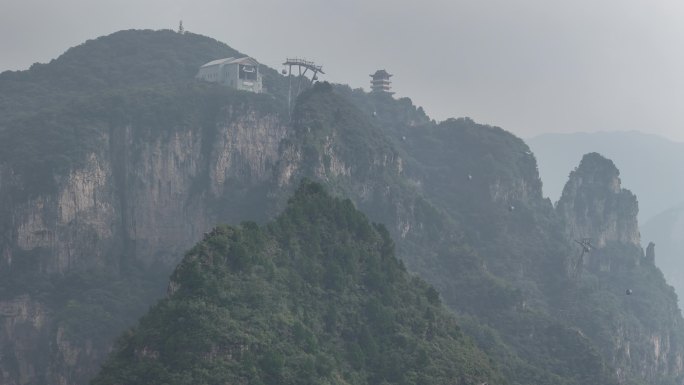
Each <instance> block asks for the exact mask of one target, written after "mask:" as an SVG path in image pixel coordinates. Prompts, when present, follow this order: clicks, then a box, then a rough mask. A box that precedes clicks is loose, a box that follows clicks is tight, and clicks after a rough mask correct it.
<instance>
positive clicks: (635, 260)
mask: <svg viewBox="0 0 684 385" xmlns="http://www.w3.org/2000/svg"><path fill="white" fill-rule="evenodd" d="M556 210H557V213H558V214H559V217H560V220H561V221H562V223H563V224H564V227H565V233H566V236H567V242H568V243H569V244H570V243H572V242H573V240H578V239H581V238H590V239H591V243H592V246H593V247H592V249H591V250H590V251H589V252H588V253H586V254H583V255H584V258H583V260H580V261H581V262H582V265H581V266H580V267H579V268H580V269H581V271H584V272H585V275H587V276H584V277H582V276H581V274H582V272H581V271H580V272H579V273H577V272H575V274H576V276H579V277H580V278H583V279H584V280H585V281H584V282H595V283H593V284H592V285H593V287H594V288H593V289H592V290H593V291H595V290H597V289H599V290H603V291H604V294H603V295H608V296H611V297H612V298H614V300H615V301H618V303H622V306H624V309H626V311H628V312H629V313H630V316H629V317H624V316H622V314H620V312H619V311H617V309H613V310H606V312H605V313H604V314H596V315H595V316H596V317H597V318H599V319H601V322H603V323H606V324H611V325H612V327H611V329H610V330H609V331H604V332H598V331H597V330H596V329H595V327H594V326H595V324H592V322H587V323H586V324H584V323H583V322H584V321H580V325H581V329H582V331H583V332H584V333H586V334H587V335H590V336H591V337H592V339H593V340H595V341H597V342H598V344H599V347H600V348H601V349H602V351H603V353H604V355H605V357H607V359H608V362H610V363H611V365H612V366H613V367H615V368H617V369H616V375H617V377H618V378H619V379H620V380H621V381H623V382H624V381H626V380H627V379H628V378H629V377H630V375H634V374H636V375H637V376H639V377H641V378H643V379H645V380H646V381H647V382H648V383H654V384H655V383H662V379H663V378H667V377H669V378H671V379H676V380H673V381H675V382H672V383H681V382H677V381H681V379H682V378H683V376H684V365H683V363H684V346H683V345H682V339H681V336H680V335H678V333H677V332H676V330H680V327H681V323H682V317H681V314H680V312H679V310H678V308H677V303H676V297H675V296H674V293H673V292H672V289H671V288H670V287H669V286H667V284H666V283H665V281H664V279H663V278H662V273H661V272H660V271H658V270H657V268H656V267H655V265H654V263H653V261H654V259H655V251H654V246H653V244H651V245H649V247H648V250H647V253H646V254H644V251H643V250H642V249H641V245H640V236H639V230H638V222H637V213H638V204H637V200H636V197H635V196H634V194H632V193H631V192H629V191H628V190H625V189H623V188H621V186H620V178H619V171H618V169H617V168H616V167H615V165H614V164H613V162H612V161H610V160H608V159H606V158H604V157H602V156H601V155H599V154H597V153H590V154H587V155H585V156H584V157H583V159H582V161H581V163H580V165H579V167H577V168H576V169H575V170H574V171H573V172H572V173H571V174H570V178H569V180H568V182H567V184H566V185H565V188H564V190H563V195H562V196H561V199H560V200H559V202H558V204H557V207H556ZM573 257H576V256H573ZM573 262H574V261H573ZM580 278H576V279H578V280H577V283H576V284H577V285H582V284H583V282H582V279H580ZM594 280H595V281H594ZM608 293H611V294H608ZM655 293H657V294H655ZM651 296H653V297H651ZM649 298H650V299H649ZM656 298H657V301H656V302H653V301H654V300H655V299H656ZM586 300H587V301H593V300H594V299H592V298H587V299H586ZM602 303H603V304H604V306H605V304H606V303H607V302H602ZM623 311H624V310H623ZM587 319H588V318H587ZM585 320H586V319H585ZM668 383H669V382H668Z"/></svg>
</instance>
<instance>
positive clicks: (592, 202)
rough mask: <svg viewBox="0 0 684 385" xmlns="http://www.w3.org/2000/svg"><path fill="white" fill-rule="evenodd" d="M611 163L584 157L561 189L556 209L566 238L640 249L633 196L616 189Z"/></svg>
mask: <svg viewBox="0 0 684 385" xmlns="http://www.w3.org/2000/svg"><path fill="white" fill-rule="evenodd" d="M619 176H620V172H619V171H618V169H617V168H616V167H615V165H614V164H613V162H612V161H610V160H608V159H606V158H604V157H602V156H601V155H599V154H597V153H591V154H587V155H585V156H584V158H582V161H581V163H580V165H579V167H577V169H575V170H574V171H573V172H571V173H570V179H569V180H568V183H567V184H566V185H565V188H564V189H563V195H562V196H561V198H560V200H559V201H558V205H557V208H556V210H557V211H558V213H559V214H560V216H561V217H562V218H563V220H564V222H565V228H566V233H567V235H568V237H569V238H570V239H580V238H591V239H592V244H594V245H595V246H597V247H604V246H606V244H608V243H611V242H617V243H622V244H627V245H633V246H635V247H640V237H639V226H638V223H637V213H638V211H639V207H638V203H637V199H636V196H634V194H632V193H631V192H630V191H629V190H625V189H623V188H621V187H620V178H619Z"/></svg>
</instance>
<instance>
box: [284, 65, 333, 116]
mask: <svg viewBox="0 0 684 385" xmlns="http://www.w3.org/2000/svg"><path fill="white" fill-rule="evenodd" d="M283 65H284V66H287V70H285V69H283V72H282V73H283V75H287V77H288V90H287V111H288V114H289V113H292V67H296V68H297V71H298V73H297V85H296V86H297V91H296V92H295V94H294V98H295V99H297V96H299V93H300V92H301V91H302V87H301V86H302V79H306V80H307V81H308V82H309V85H312V84H313V82H315V81H316V80H318V74H319V73H321V74H323V75H325V72H323V66H320V65H316V64H315V63H314V62H312V61H308V60H304V59H299V58H288V59H285V63H283ZM309 70H311V71H312V72H313V75H312V76H311V80H309V79H308V78H307V77H306V73H307V71H309Z"/></svg>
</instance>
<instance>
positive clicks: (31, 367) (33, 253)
mask: <svg viewBox="0 0 684 385" xmlns="http://www.w3.org/2000/svg"><path fill="white" fill-rule="evenodd" d="M286 133H287V126H286V125H285V124H283V123H282V122H281V120H280V119H279V117H278V116H277V115H275V114H268V113H263V112H262V113H259V112H255V111H241V112H240V113H235V112H233V111H232V109H231V108H230V107H228V108H226V109H224V110H223V115H222V116H220V117H219V118H218V119H217V124H216V126H215V127H212V128H207V127H204V128H202V127H189V128H187V129H178V128H174V129H171V130H169V131H161V132H154V131H152V130H149V129H148V128H147V127H134V126H130V125H129V126H124V127H115V128H112V129H111V130H109V132H102V133H101V135H102V142H103V143H104V144H105V145H104V146H103V147H102V148H101V151H99V152H93V153H90V154H87V156H86V157H85V160H84V162H83V163H82V165H80V166H79V167H77V168H74V169H72V170H70V171H69V172H68V173H66V174H65V175H62V176H57V175H55V176H54V178H55V182H56V186H57V189H56V191H55V192H53V193H50V194H40V195H37V196H31V197H30V198H28V199H27V197H26V196H24V195H22V193H20V192H21V191H22V185H21V180H20V179H19V178H17V177H15V176H14V174H13V170H12V165H0V213H2V214H3V215H2V217H0V229H2V230H3V231H2V237H3V238H1V239H0V262H1V266H2V268H3V269H4V270H5V272H7V273H8V274H10V275H11V274H23V273H27V272H28V271H32V272H40V273H41V274H44V276H45V277H51V276H64V275H66V274H69V273H73V272H74V271H88V270H91V269H98V268H99V269H102V268H116V266H118V265H119V264H120V263H121V260H122V258H129V259H132V260H135V261H138V262H139V263H142V264H144V265H148V266H150V265H153V264H161V265H160V266H167V268H169V269H170V268H171V267H172V266H173V265H174V264H175V263H176V262H177V261H178V260H179V259H180V258H181V256H182V253H183V252H184V251H185V250H186V249H187V248H188V247H189V246H190V245H192V244H193V243H195V242H196V241H197V240H198V239H200V237H201V234H202V233H203V232H205V231H207V230H208V229H210V228H211V227H212V226H213V225H215V224H216V223H217V222H236V221H239V220H242V219H243V218H231V217H226V216H225V215H226V212H225V211H224V212H221V211H218V210H216V209H215V206H216V202H218V201H220V200H221V199H225V198H224V196H225V195H226V194H228V195H229V194H230V192H231V191H233V189H234V188H235V185H236V184H239V185H240V186H243V187H244V186H254V185H258V184H259V183H264V182H265V181H266V180H268V179H269V178H270V176H271V175H272V169H273V166H274V165H275V163H276V162H277V160H278V157H279V145H280V142H281V140H282V139H283V138H284V137H285V135H286ZM26 194H28V192H26ZM59 311H60V309H51V308H50V305H49V304H47V303H45V302H44V301H43V300H42V299H40V298H35V297H33V296H30V295H28V294H27V293H21V292H18V293H10V294H5V295H4V297H2V296H0V326H1V327H2V329H0V346H2V347H3V350H2V351H1V352H0V375H1V376H2V377H1V378H2V380H1V381H0V382H1V383H2V384H7V385H15V384H16V385H18V384H38V383H53V384H83V383H85V382H86V381H87V380H88V378H90V377H91V376H92V375H93V374H94V372H95V370H97V367H98V365H99V362H101V360H102V359H103V358H104V357H105V356H106V353H107V352H108V349H109V347H108V346H109V345H108V344H105V345H103V344H102V343H99V344H98V343H96V342H93V341H90V340H87V339H86V340H82V339H79V340H72V338H71V337H70V336H69V335H68V333H65V331H64V327H63V326H62V325H61V324H60V323H59V321H58V320H57V319H56V315H55V314H56V313H57V312H59ZM5 347H7V348H5Z"/></svg>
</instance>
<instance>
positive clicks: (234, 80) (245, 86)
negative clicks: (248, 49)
mask: <svg viewBox="0 0 684 385" xmlns="http://www.w3.org/2000/svg"><path fill="white" fill-rule="evenodd" d="M195 77H196V78H198V79H202V80H205V81H208V82H214V83H219V84H223V85H224V86H227V87H230V88H234V89H236V90H243V91H251V92H256V93H261V91H262V85H261V73H259V62H257V61H256V60H255V59H253V58H251V57H249V56H245V57H241V58H237V59H236V58H233V57H229V58H225V59H218V60H214V61H210V62H209V63H207V64H205V65H203V66H201V67H200V69H199V72H198V73H197V76H195Z"/></svg>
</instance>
